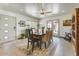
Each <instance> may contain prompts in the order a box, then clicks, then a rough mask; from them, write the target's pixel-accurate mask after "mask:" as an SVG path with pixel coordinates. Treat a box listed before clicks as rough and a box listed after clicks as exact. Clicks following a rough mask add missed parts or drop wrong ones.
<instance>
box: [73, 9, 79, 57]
mask: <svg viewBox="0 0 79 59" xmlns="http://www.w3.org/2000/svg"><path fill="white" fill-rule="evenodd" d="M72 41H73V43H74V46H75V50H76V55H77V56H79V8H76V9H75V10H74V13H73V17H72Z"/></svg>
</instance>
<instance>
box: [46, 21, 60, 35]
mask: <svg viewBox="0 0 79 59" xmlns="http://www.w3.org/2000/svg"><path fill="white" fill-rule="evenodd" d="M47 28H50V29H52V30H53V35H54V36H59V30H60V29H59V20H50V21H48V23H47Z"/></svg>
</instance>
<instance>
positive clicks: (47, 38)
mask: <svg viewBox="0 0 79 59" xmlns="http://www.w3.org/2000/svg"><path fill="white" fill-rule="evenodd" d="M48 40H49V35H48V33H46V34H45V35H44V36H43V37H42V41H43V42H44V45H45V48H47V43H48Z"/></svg>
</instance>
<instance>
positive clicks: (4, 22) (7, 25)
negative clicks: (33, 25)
mask: <svg viewBox="0 0 79 59" xmlns="http://www.w3.org/2000/svg"><path fill="white" fill-rule="evenodd" d="M15 39H16V19H15V17H12V16H7V15H2V14H0V42H8V41H11V40H15Z"/></svg>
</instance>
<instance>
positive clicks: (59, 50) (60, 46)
mask: <svg viewBox="0 0 79 59" xmlns="http://www.w3.org/2000/svg"><path fill="white" fill-rule="evenodd" d="M22 45H27V39H24V40H15V41H12V42H7V43H3V44H0V56H11V55H15V53H16V52H17V53H18V54H19V56H22V55H23V53H22V52H20V51H18V50H16V52H14V53H13V54H12V53H11V52H12V50H13V49H14V48H16V47H19V46H22ZM48 52H49V53H48V55H49V56H75V51H74V49H73V47H72V44H71V43H69V42H67V41H65V40H64V39H62V38H57V37H53V42H52V43H51V45H50V46H49V50H48Z"/></svg>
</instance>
